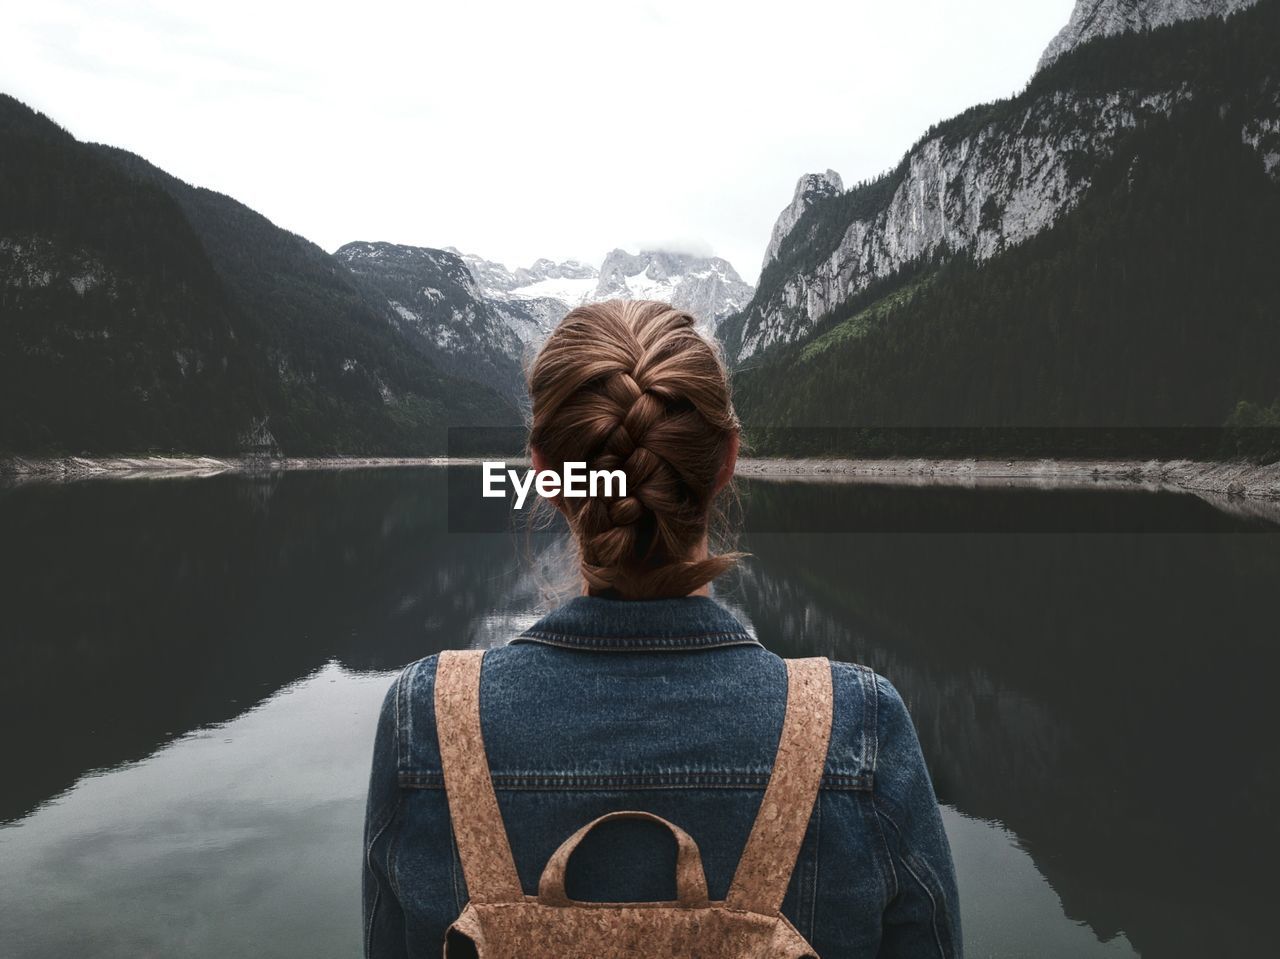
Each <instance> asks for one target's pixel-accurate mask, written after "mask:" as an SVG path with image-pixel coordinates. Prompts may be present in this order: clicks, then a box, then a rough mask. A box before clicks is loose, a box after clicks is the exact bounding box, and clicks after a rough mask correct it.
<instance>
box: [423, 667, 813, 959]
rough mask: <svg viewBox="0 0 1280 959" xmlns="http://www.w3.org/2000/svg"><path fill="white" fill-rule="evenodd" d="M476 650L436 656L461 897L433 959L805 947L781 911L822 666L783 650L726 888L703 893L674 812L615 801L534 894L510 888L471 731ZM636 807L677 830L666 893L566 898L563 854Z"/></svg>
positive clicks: (797, 955)
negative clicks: (771, 716) (749, 821)
mask: <svg viewBox="0 0 1280 959" xmlns="http://www.w3.org/2000/svg"><path fill="white" fill-rule="evenodd" d="M482 657H483V653H482V652H480V651H465V652H461V651H449V652H444V653H441V654H440V660H439V665H438V668H437V678H436V689H435V697H436V698H435V709H436V730H437V735H438V737H439V742H440V756H441V762H442V768H443V773H444V783H445V791H446V794H447V799H448V804H449V814H450V819H451V820H452V826H453V832H454V838H455V840H456V842H457V847H458V854H459V858H460V860H461V863H462V868H463V874H464V876H465V879H466V884H467V890H468V893H469V894H470V900H469V901H468V903H467V905H466V907H465V908H464V910H463V912H462V914H461V915H460V916H459V917H458V919H457V920H456V921H455V922H454V923H453V925H452V926H451V927H450V929H449V931H448V934H447V935H446V938H445V943H444V956H445V959H517V957H519V959H543V957H546V959H551V957H555V959H612V957H618V959H623V957H627V959H636V957H644V956H653V957H659V956H661V957H668V959H680V957H688V959H694V957H697V959H802V957H813V959H817V954H816V952H815V951H814V950H813V948H812V947H811V946H810V945H809V944H808V943H807V942H806V941H805V939H804V937H802V936H801V935H800V934H799V932H797V931H796V929H795V928H794V927H793V926H792V925H791V923H790V922H789V921H788V920H787V919H786V917H785V916H783V915H782V913H781V906H782V900H783V897H784V896H785V894H786V890H787V885H788V883H789V882H790V879H791V873H792V870H793V869H794V868H795V863H796V859H797V856H798V855H799V851H800V844H801V842H802V841H803V839H804V834H805V831H806V829H807V828H808V824H809V818H810V815H811V813H812V810H813V806H814V802H815V800H816V798H817V794H818V785H819V782H820V780H821V777H822V770H823V766H824V764H825V762H826V755H827V747H828V744H829V742H830V735H831V715H832V691H831V690H832V684H831V666H830V663H829V662H828V661H827V660H826V659H825V658H811V659H799V660H787V661H786V664H787V704H786V713H785V716H784V719H783V725H782V734H781V737H780V739H779V743H778V750H777V754H776V757H775V760H774V765H773V770H772V773H771V774H770V778H769V783H768V785H767V787H766V789H765V793H764V797H763V799H762V801H761V804H760V810H759V812H758V813H757V816H756V820H755V823H754V824H753V826H752V829H751V834H750V836H749V838H748V840H747V844H746V847H745V849H744V850H743V853H742V856H741V858H740V860H739V862H738V867H737V869H736V871H735V872H734V877H733V881H732V883H731V884H730V887H729V891H728V894H727V896H726V897H725V899H724V900H722V901H711V900H709V898H708V894H707V881H706V876H705V873H704V871H703V867H702V858H701V854H700V852H699V850H698V846H697V843H696V842H695V841H694V839H693V838H692V837H691V836H689V835H688V834H687V833H686V832H685V831H684V830H682V829H681V828H680V827H679V826H677V825H675V824H674V823H672V822H670V821H668V820H666V819H663V818H662V817H660V816H657V815H655V814H653V813H650V812H645V811H642V810H619V811H616V812H612V813H608V814H606V815H604V816H601V817H599V818H598V819H595V820H593V821H592V822H589V823H587V824H585V825H584V826H582V827H581V828H580V829H579V830H578V831H577V832H575V833H574V834H573V835H571V836H569V837H568V838H566V839H565V840H564V842H563V843H562V844H561V846H560V847H559V849H557V850H556V852H555V853H554V854H553V855H552V857H551V859H550V860H549V861H548V862H547V865H546V868H545V869H544V871H543V873H542V876H541V879H540V881H539V884H538V892H537V894H536V895H533V896H530V895H526V894H525V893H524V891H523V890H522V888H521V886H520V881H519V877H518V875H517V873H516V868H515V861H514V859H513V858H512V855H511V847H510V844H509V842H508V840H507V835H506V829H505V826H504V825H503V822H502V816H501V813H500V811H499V809H498V802H497V796H496V794H495V792H494V788H493V783H492V780H491V778H490V775H489V767H488V759H487V757H486V754H485V749H484V741H483V737H482V735H481V731H480V699H479V690H480V668H481V661H482ZM621 818H633V819H648V820H652V821H654V822H657V823H659V824H661V825H663V826H665V827H666V828H667V829H668V830H669V831H670V832H671V834H672V836H673V838H674V839H675V842H676V848H677V856H676V894H677V898H676V899H675V900H673V901H669V902H628V903H613V902H579V901H575V900H571V899H569V898H568V896H567V895H566V894H565V887H564V875H565V868H566V866H567V865H568V862H569V858H570V856H572V855H573V851H574V849H576V848H577V846H578V844H579V843H580V842H581V841H582V839H583V838H584V837H585V836H586V835H587V833H588V832H590V831H591V830H592V829H594V828H595V827H596V826H597V825H599V824H601V823H603V822H607V821H609V820H612V819H621Z"/></svg>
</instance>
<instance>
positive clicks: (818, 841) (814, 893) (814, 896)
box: [805, 796, 822, 942]
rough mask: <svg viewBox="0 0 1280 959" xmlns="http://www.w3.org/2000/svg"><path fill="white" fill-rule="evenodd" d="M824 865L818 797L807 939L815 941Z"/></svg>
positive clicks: (817, 799) (815, 807)
mask: <svg viewBox="0 0 1280 959" xmlns="http://www.w3.org/2000/svg"><path fill="white" fill-rule="evenodd" d="M821 863H822V800H821V797H820V796H819V797H816V798H815V801H814V804H813V876H812V878H811V880H810V884H809V931H808V935H807V936H806V937H805V938H806V939H808V940H809V941H810V942H812V941H813V934H814V931H815V930H816V929H817V927H818V890H819V889H821V888H822V882H821V876H819V874H818V870H819V868H820V866H821Z"/></svg>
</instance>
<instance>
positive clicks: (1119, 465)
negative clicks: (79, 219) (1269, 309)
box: [0, 455, 1280, 500]
mask: <svg viewBox="0 0 1280 959" xmlns="http://www.w3.org/2000/svg"><path fill="white" fill-rule="evenodd" d="M484 460H485V457H480V456H470V457H449V456H312V457H285V458H281V459H266V458H261V457H245V458H241V457H214V456H195V455H191V456H184V455H144V456H107V457H87V456H65V457H18V456H14V457H7V458H4V459H0V481H8V482H10V483H13V482H18V483H21V482H29V481H41V480H43V481H49V482H62V481H72V480H81V479H95V478H106V479H131V478H148V479H161V478H166V477H173V478H181V477H187V478H200V477H207V476H218V475H221V474H223V473H245V474H254V473H274V472H280V471H289V470H341V469H388V468H413V467H429V466H464V465H479V464H480V463H482V462H484ZM506 461H507V462H509V463H520V462H524V459H523V458H510V457H508V458H506ZM737 475H738V476H745V477H760V478H762V479H770V478H772V479H795V480H804V479H811V480H820V481H847V482H852V481H867V482H886V483H911V484H929V485H948V486H969V485H991V484H1009V483H1012V484H1015V485H1029V486H1044V487H1050V486H1057V487H1062V486H1095V485H1097V484H1108V485H1110V484H1124V485H1129V486H1133V485H1137V486H1141V487H1144V488H1150V489H1153V490H1154V489H1161V488H1163V489H1178V490H1185V491H1187V492H1192V493H1202V494H1214V495H1216V496H1223V497H1227V498H1230V499H1246V498H1247V499H1264V500H1280V463H1269V464H1265V465H1258V464H1255V463H1249V462H1245V461H1207V460H1205V461H1201V460H1119V459H1106V460H1101V459H1100V460H1087V459H1086V460H1069V459H1061V460H1060V459H1053V458H1041V459H840V458H799V459H782V458H768V459H764V458H750V457H744V458H743V459H741V460H739V461H738V468H737Z"/></svg>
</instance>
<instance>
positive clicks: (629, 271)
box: [592, 250, 753, 333]
mask: <svg viewBox="0 0 1280 959" xmlns="http://www.w3.org/2000/svg"><path fill="white" fill-rule="evenodd" d="M752 292H753V290H752V288H751V286H749V285H748V284H747V283H744V282H743V280H742V277H740V276H738V272H737V271H736V270H735V269H734V268H733V266H732V265H731V264H730V263H729V261H728V260H724V259H721V258H720V257H718V256H707V257H704V256H695V255H694V254H691V253H672V252H668V251H665V250H641V251H640V252H639V253H635V254H632V253H628V252H627V251H626V250H614V251H612V252H611V253H610V254H609V255H608V256H606V257H605V259H604V263H603V264H602V265H601V267H600V278H599V281H598V282H597V283H596V288H595V290H594V292H593V294H592V299H595V300H607V299H613V298H620V299H625V300H662V301H664V302H666V303H670V304H671V305H672V306H674V307H677V308H678V309H681V310H688V311H689V312H690V313H692V314H693V315H694V316H696V317H697V318H698V321H699V325H700V327H701V328H702V329H703V330H704V332H708V333H714V331H715V328H716V324H717V323H718V322H719V321H720V320H721V319H722V318H723V317H725V316H727V315H728V314H730V313H734V312H736V311H738V310H740V309H742V307H744V306H746V304H747V302H748V301H749V300H750V299H751V294H752Z"/></svg>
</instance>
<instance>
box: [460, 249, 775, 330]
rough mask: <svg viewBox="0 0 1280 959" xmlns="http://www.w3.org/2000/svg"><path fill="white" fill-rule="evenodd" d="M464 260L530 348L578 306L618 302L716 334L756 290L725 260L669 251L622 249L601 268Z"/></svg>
mask: <svg viewBox="0 0 1280 959" xmlns="http://www.w3.org/2000/svg"><path fill="white" fill-rule="evenodd" d="M450 249H451V250H452V248H450ZM452 252H455V253H456V252H457V251H456V250H452ZM459 255H460V256H461V257H462V258H463V260H464V261H465V262H466V263H467V265H468V266H469V267H470V268H471V272H472V273H473V275H474V276H475V278H476V282H477V283H478V284H479V286H480V288H481V290H482V291H483V293H484V295H485V297H486V298H487V299H488V300H489V301H490V303H491V304H492V305H493V307H494V308H495V310H497V311H498V312H499V314H500V315H503V316H504V317H505V318H506V320H507V322H508V324H509V325H510V326H511V327H512V329H513V330H514V331H515V332H516V334H517V335H518V336H520V338H521V339H522V340H524V342H525V343H527V344H531V345H534V346H536V345H538V344H539V343H541V342H542V340H543V339H544V338H545V337H546V336H547V334H548V333H550V332H551V330H552V328H554V326H555V325H556V323H558V322H559V321H560V318H561V317H563V316H564V314H565V313H567V312H568V311H569V310H570V309H572V308H573V307H575V306H580V305H582V304H583V303H591V302H593V301H596V300H607V299H613V298H619V299H632V300H634V299H651V300H664V301H666V302H668V303H670V304H672V305H673V306H676V307H678V308H679V309H682V310H688V311H689V312H690V313H693V314H694V316H696V317H697V318H698V320H699V325H700V327H701V328H702V329H703V330H704V331H707V332H712V333H714V331H715V329H716V327H717V326H718V324H719V322H720V320H722V319H723V318H724V317H725V316H728V315H730V314H732V313H734V312H735V311H737V310H740V309H741V308H742V307H743V306H744V305H745V304H746V303H747V301H748V300H749V299H750V298H751V292H752V289H751V287H750V285H748V284H747V283H744V282H743V281H742V278H741V277H740V276H739V275H738V273H737V271H736V270H734V268H733V266H732V265H731V264H730V263H729V262H728V261H727V260H724V259H721V258H720V257H718V256H698V255H695V254H692V253H681V252H674V251H669V250H641V251H640V252H639V253H635V254H633V253H628V252H627V251H626V250H621V249H615V250H613V251H612V252H610V253H609V254H608V255H607V256H606V257H605V259H604V262H603V263H602V264H601V266H600V268H599V269H598V270H597V269H596V268H594V267H592V266H588V265H586V264H583V263H579V262H578V261H577V260H565V261H563V262H561V263H557V262H555V261H554V260H549V259H540V260H538V261H536V262H535V263H534V264H533V265H532V266H530V267H528V268H527V269H525V268H519V269H516V270H510V269H508V268H507V267H505V266H503V265H502V264H501V263H495V262H494V261H492V260H486V259H484V258H482V257H479V256H475V255H473V254H467V253H459Z"/></svg>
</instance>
